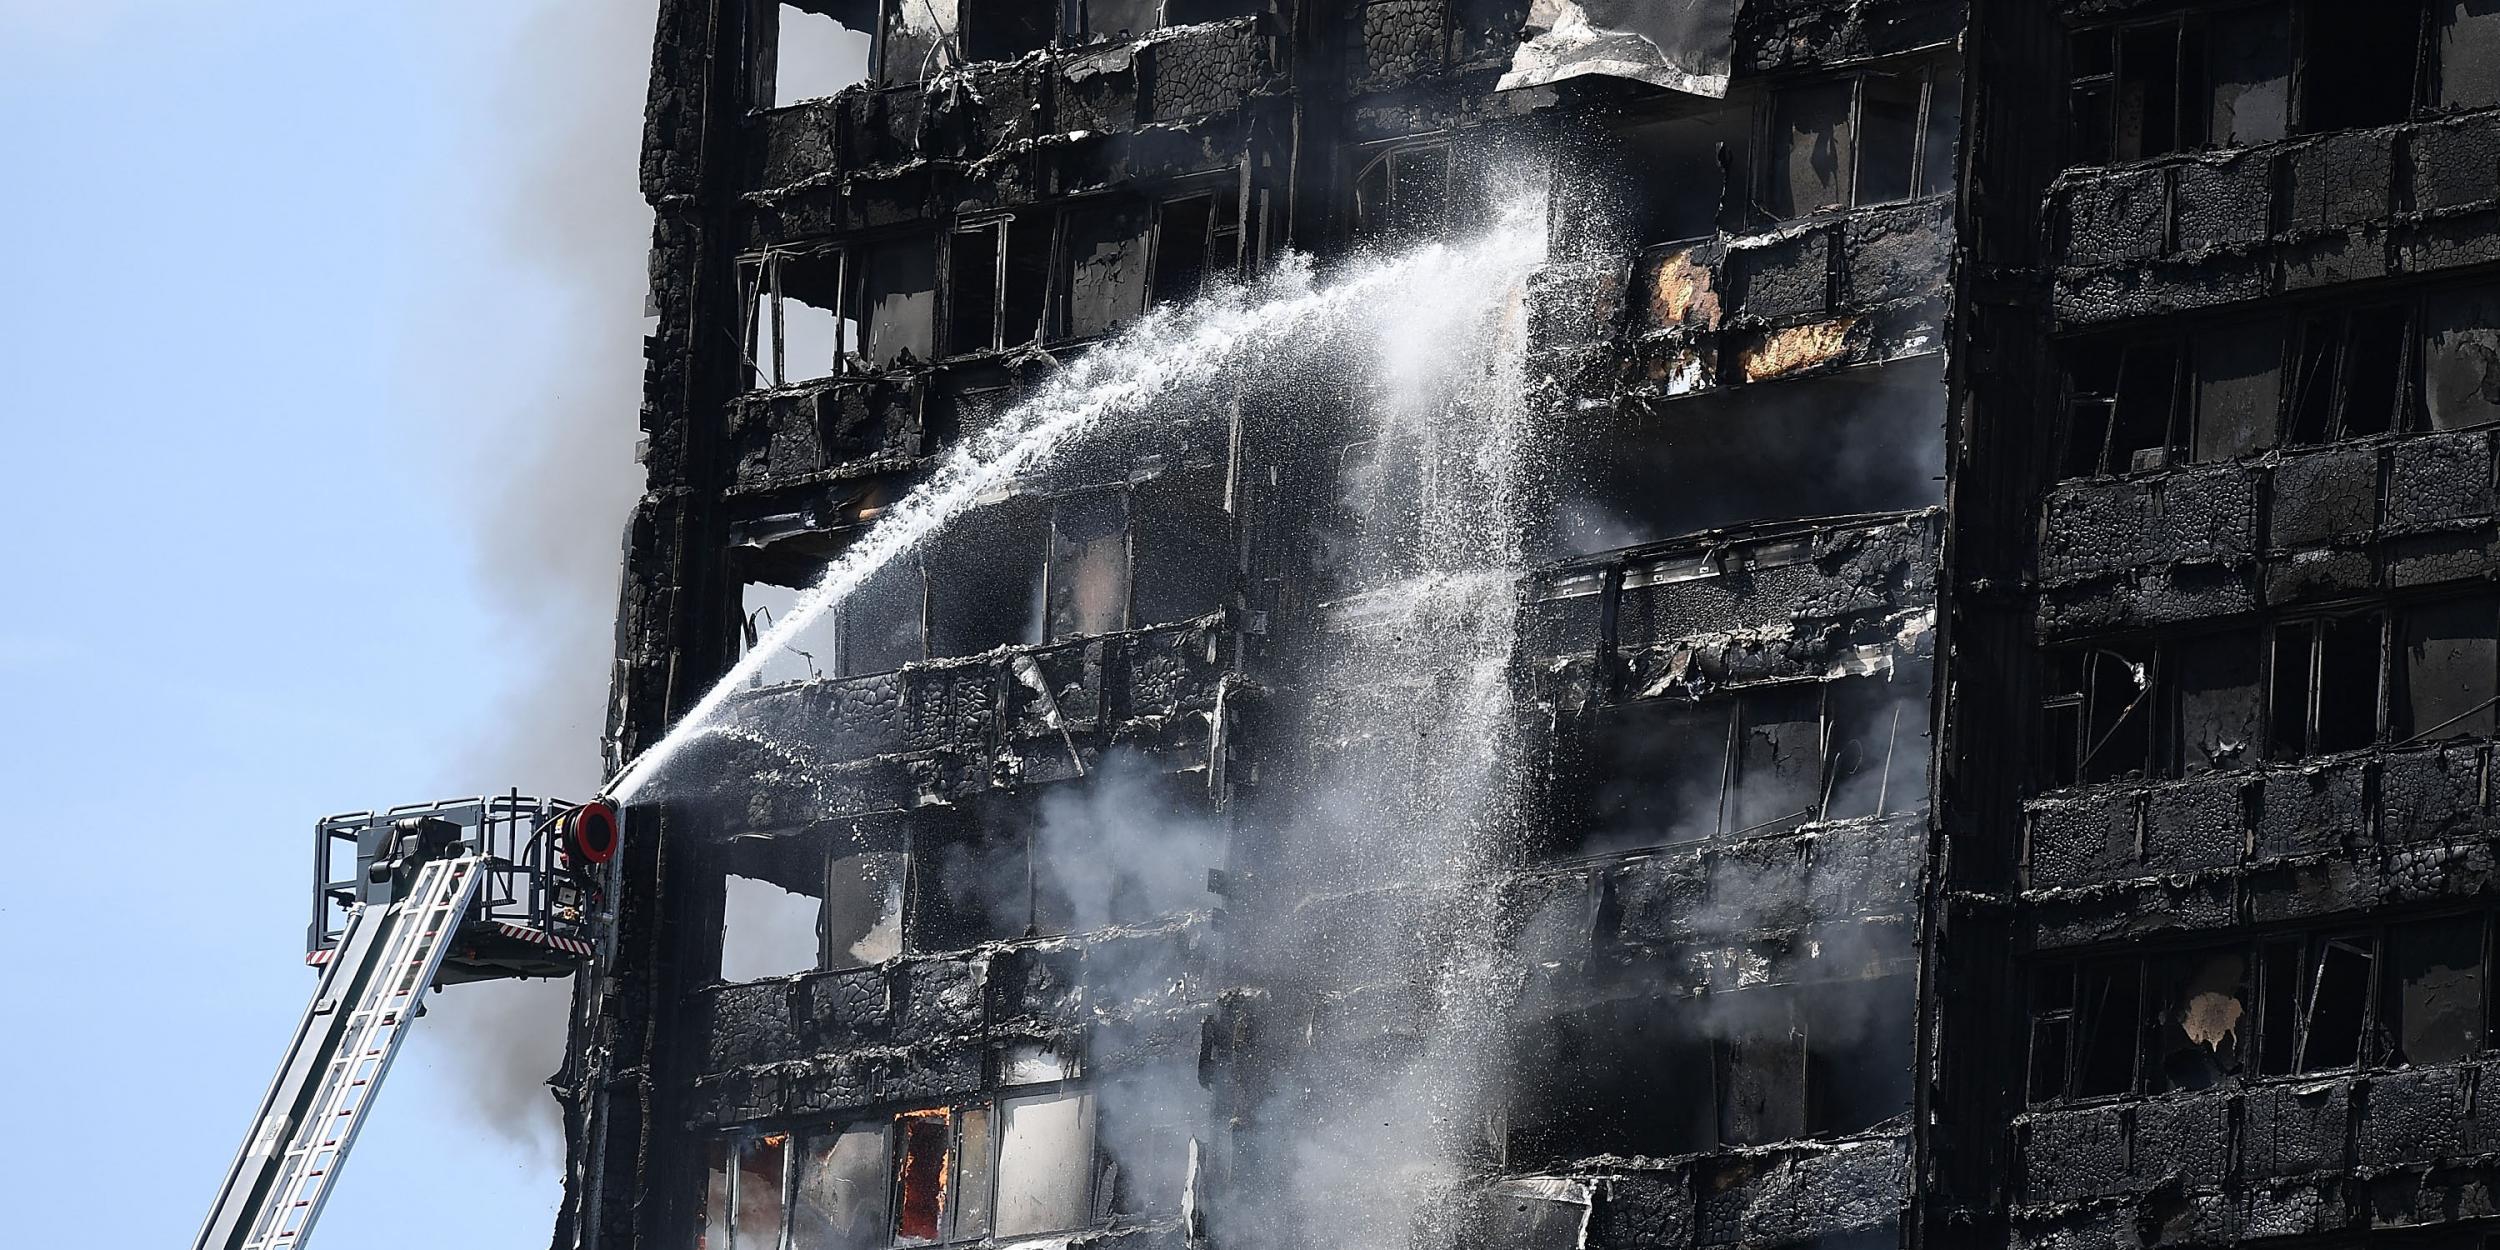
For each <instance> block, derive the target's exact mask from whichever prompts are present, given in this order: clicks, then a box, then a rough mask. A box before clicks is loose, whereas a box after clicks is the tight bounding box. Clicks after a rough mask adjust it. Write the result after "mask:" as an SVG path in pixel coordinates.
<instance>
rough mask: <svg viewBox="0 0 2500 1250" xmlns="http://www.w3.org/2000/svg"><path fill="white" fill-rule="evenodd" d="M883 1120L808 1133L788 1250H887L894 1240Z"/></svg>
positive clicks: (794, 1197) (888, 1134) (795, 1189)
mask: <svg viewBox="0 0 2500 1250" xmlns="http://www.w3.org/2000/svg"><path fill="white" fill-rule="evenodd" d="M892 1137H893V1133H892V1131H891V1129H890V1127H889V1126H888V1125H887V1124H886V1123H885V1122H884V1121H875V1122H871V1123H868V1124H853V1125H850V1126H847V1127H844V1128H839V1129H833V1130H829V1131H824V1132H817V1133H811V1134H808V1135H807V1136H806V1137H805V1138H803V1139H802V1140H801V1142H800V1145H799V1172H798V1178H797V1183H796V1184H795V1185H794V1186H792V1189H791V1195H790V1246H789V1250H883V1247H884V1246H885V1245H886V1244H887V1243H888V1241H889V1239H890V1236H891V1234H890V1228H891V1226H890V1225H889V1224H888V1223H887V1220H888V1216H887V1213H886V1200H887V1198H888V1188H887V1178H888V1176H889V1175H890V1173H889V1172H888V1171H887V1169H886V1150H887V1147H888V1145H889V1144H890V1142H891V1140H892Z"/></svg>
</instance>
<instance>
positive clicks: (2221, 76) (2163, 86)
mask: <svg viewBox="0 0 2500 1250" xmlns="http://www.w3.org/2000/svg"><path fill="white" fill-rule="evenodd" d="M2068 55H2069V58H2070V59H2069V63H2068V68H2069V78H2068V83H2067V97H2066V99H2067V121H2068V127H2069V134H2070V136H2071V140H2070V145H2069V149H2068V152H2069V157H2070V159H2071V161H2072V162H2073V163H2076V164H2103V163H2106V162H2110V161H2132V160H2140V159H2142V158H2144V157H2148V156H2159V155H2161V154H2163V153H2165V152H2182V151H2189V150H2193V149H2196V148H2201V147H2205V146H2208V145H2213V144H2222V145H2234V144H2246V143H2263V142H2267V141H2270V140H2274V139H2280V138H2282V137H2283V135H2284V134H2285V132H2286V130H2287V129H2288V126H2289V122H2290V117H2291V112H2290V100H2291V79H2292V72H2291V71H2292V55H2291V14H2290V12H2289V11H2288V10H2287V9H2285V8H2284V7H2283V6H2282V5H2281V4H2279V3H2275V4H2264V5H2257V6H2253V7H2243V8H2237V9H2224V10H2221V11H2217V12H2211V13H2188V14H2181V15H2178V16H2172V17H2164V18H2162V19H2160V20H2158V21H2152V22H2141V23H2134V24H2130V25H2125V26H2112V27H2101V28H2098V29H2094V30H2087V31H2079V32H2077V33H2076V34H2075V35H2074V36H2073V37H2072V38H2071V40H2070V42H2069V45H2068Z"/></svg>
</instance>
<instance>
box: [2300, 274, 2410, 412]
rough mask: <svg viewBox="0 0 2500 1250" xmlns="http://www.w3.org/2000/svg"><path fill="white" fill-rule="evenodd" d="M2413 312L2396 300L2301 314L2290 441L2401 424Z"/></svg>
mask: <svg viewBox="0 0 2500 1250" xmlns="http://www.w3.org/2000/svg"><path fill="white" fill-rule="evenodd" d="M2410 312H2411V310H2410V308H2409V307H2408V306H2406V305H2402V304H2396V305H2386V306H2380V307H2371V308H2356V309H2341V310H2332V311H2327V312H2321V313H2316V314H2312V315H2310V316H2307V317H2304V318H2302V319H2301V320H2300V322H2299V330H2298V335H2297V338H2296V340H2295V343H2294V347H2293V357H2292V366H2291V371H2290V372H2291V385H2290V388H2289V390H2290V394H2289V396H2288V401H2287V403H2286V404H2285V413H2284V422H2285V424H2284V431H2283V434H2284V441H2285V442H2287V443H2295V444H2298V443H2331V442H2335V441H2337V440H2340V439H2347V438H2360V437H2364V436H2367V435H2371V434H2385V433H2388V432H2389V431H2391V430H2396V429H2401V428H2403V427H2404V425H2405V424H2406V422H2405V421H2404V419H2403V414H2404V413H2405V412H2406V411H2407V410H2408V408H2409V405H2408V402H2407V401H2408V398H2409V396H2410V392H2411V387H2410V386H2409V385H2408V383H2409V381H2410V379H2411V377H2412V360H2411V358H2410V350H2411V346H2412V342H2413V333H2412V321H2411V317H2410Z"/></svg>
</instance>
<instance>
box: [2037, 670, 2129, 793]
mask: <svg viewBox="0 0 2500 1250" xmlns="http://www.w3.org/2000/svg"><path fill="white" fill-rule="evenodd" d="M2155 659H2156V656H2155V654H2154V651H2153V648H2152V646H2151V645H2150V644H2148V643H2132V644H2120V645H2112V646H2107V647H2090V648H2085V649H2082V650H2076V651H2066V652H2060V653H2056V654H2053V655H2052V656H2051V657H2050V658H2049V671H2048V673H2047V679H2048V687H2047V689H2048V693H2047V694H2046V695H2045V696H2044V698H2043V699H2042V711H2043V713H2044V715H2045V718H2046V722H2047V731H2048V733H2049V742H2050V751H2049V755H2048V757H2047V763H2048V765H2049V777H2048V784H2049V787H2050V788H2051V789H2055V788H2058V787H2061V786H2069V785H2074V784H2076V783H2078V782H2081V783H2086V784H2089V783H2092V782H2100V781H2116V780H2119V779H2121V778H2125V777H2140V776H2144V775H2146V774H2147V773H2148V772H2149V771H2150V763H2151V757H2152V747H2153V738H2154V735H2153V720H2154V698H2153V689H2154V681H2155V672H2156V669H2155Z"/></svg>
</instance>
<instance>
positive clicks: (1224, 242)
mask: <svg viewBox="0 0 2500 1250" xmlns="http://www.w3.org/2000/svg"><path fill="white" fill-rule="evenodd" d="M1246 186H1247V184H1246V183H1245V182H1243V181H1242V180H1241V179H1239V178H1230V179H1227V180H1225V181H1224V182H1222V183H1218V184H1216V185H1213V186H1210V187H1208V188H1206V189H1205V190H1202V191H1197V192H1194V193H1190V194H1183V195H1175V196H1172V197H1170V198H1167V199H1165V200H1163V201H1162V202H1160V203H1158V204H1156V205H1155V221H1154V247H1153V256H1152V265H1151V269H1152V272H1151V274H1150V275H1149V278H1148V286H1149V289H1150V294H1149V302H1150V303H1152V304H1156V305H1161V304H1177V303H1183V302H1186V301H1188V300H1191V299H1195V298H1197V296H1198V295H1199V293H1201V292H1202V291H1204V290H1205V289H1206V287H1207V284H1208V283H1209V282H1213V281H1220V280H1222V279H1224V278H1227V277H1235V276H1238V275H1239V274H1240V273H1241V264H1242V239H1243V231H1242V224H1241V223H1242V197H1243V194H1244V188H1245V187H1246Z"/></svg>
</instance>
